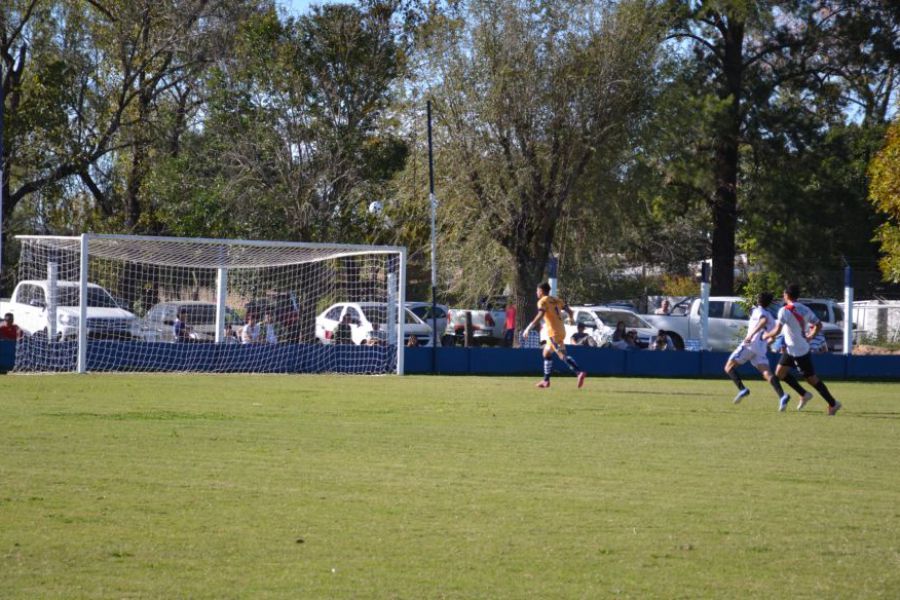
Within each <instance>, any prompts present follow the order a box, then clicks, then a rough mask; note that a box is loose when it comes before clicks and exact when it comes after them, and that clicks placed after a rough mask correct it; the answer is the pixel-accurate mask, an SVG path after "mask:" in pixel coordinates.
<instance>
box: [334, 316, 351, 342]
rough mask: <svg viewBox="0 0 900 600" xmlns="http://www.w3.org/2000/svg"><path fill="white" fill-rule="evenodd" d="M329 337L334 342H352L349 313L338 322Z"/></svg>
mask: <svg viewBox="0 0 900 600" xmlns="http://www.w3.org/2000/svg"><path fill="white" fill-rule="evenodd" d="M331 338H332V339H333V340H334V343H335V344H352V343H353V328H352V327H350V315H348V314H345V315H344V317H343V318H342V319H341V321H340V323H338V324H337V326H336V327H335V328H334V331H333V332H332V336H331Z"/></svg>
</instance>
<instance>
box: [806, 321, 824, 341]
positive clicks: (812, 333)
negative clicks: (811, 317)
mask: <svg viewBox="0 0 900 600" xmlns="http://www.w3.org/2000/svg"><path fill="white" fill-rule="evenodd" d="M810 325H811V327H810V328H809V333H807V334H806V339H807V340H809V341H812V339H813V338H814V337H816V336H817V335H819V332H820V331H821V330H822V321H816V322H815V323H810Z"/></svg>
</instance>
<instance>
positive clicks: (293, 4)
mask: <svg viewBox="0 0 900 600" xmlns="http://www.w3.org/2000/svg"><path fill="white" fill-rule="evenodd" d="M348 1H349V0H348ZM277 3H278V5H279V6H281V7H283V8H284V9H285V10H286V11H287V13H288V14H289V15H291V16H294V17H296V16H297V15H302V14H304V13H306V12H307V11H308V10H309V7H310V5H312V4H341V3H342V0H277Z"/></svg>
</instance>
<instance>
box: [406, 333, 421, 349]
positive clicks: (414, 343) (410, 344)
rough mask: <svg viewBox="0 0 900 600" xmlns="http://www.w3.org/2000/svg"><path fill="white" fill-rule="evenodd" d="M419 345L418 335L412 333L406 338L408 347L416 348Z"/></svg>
mask: <svg viewBox="0 0 900 600" xmlns="http://www.w3.org/2000/svg"><path fill="white" fill-rule="evenodd" d="M418 345H419V338H417V337H416V336H414V335H411V336H409V337H408V338H407V339H406V347H407V348H415V347H416V346H418Z"/></svg>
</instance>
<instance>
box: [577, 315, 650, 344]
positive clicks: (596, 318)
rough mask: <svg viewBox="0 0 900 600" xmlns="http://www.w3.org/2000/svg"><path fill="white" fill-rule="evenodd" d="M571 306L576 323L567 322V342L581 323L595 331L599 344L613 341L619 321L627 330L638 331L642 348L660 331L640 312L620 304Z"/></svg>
mask: <svg viewBox="0 0 900 600" xmlns="http://www.w3.org/2000/svg"><path fill="white" fill-rule="evenodd" d="M571 308H572V314H573V315H574V317H575V319H574V323H567V324H566V343H569V340H570V339H571V336H572V334H573V333H575V332H576V331H577V330H578V324H579V323H584V326H585V331H587V332H589V333H590V332H591V331H592V330H593V332H595V333H593V334H592V335H593V336H594V340H595V341H596V342H597V345H599V346H603V345H604V344H606V343H607V342H611V341H612V336H613V333H615V331H616V325H617V324H618V323H619V321H621V322H622V323H624V324H625V329H626V330H627V331H634V332H636V333H637V345H638V346H639V347H640V348H647V347H648V346H650V343H651V340H652V339H653V338H655V337H656V334H657V333H658V330H657V328H656V327H654V326H653V325H651V324H650V323H648V322H647V321H645V320H644V319H642V318H641V316H640V315H639V314H637V313H636V312H634V311H632V310H628V309H626V308H622V307H620V306H608V305H585V306H573V307H571Z"/></svg>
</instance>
